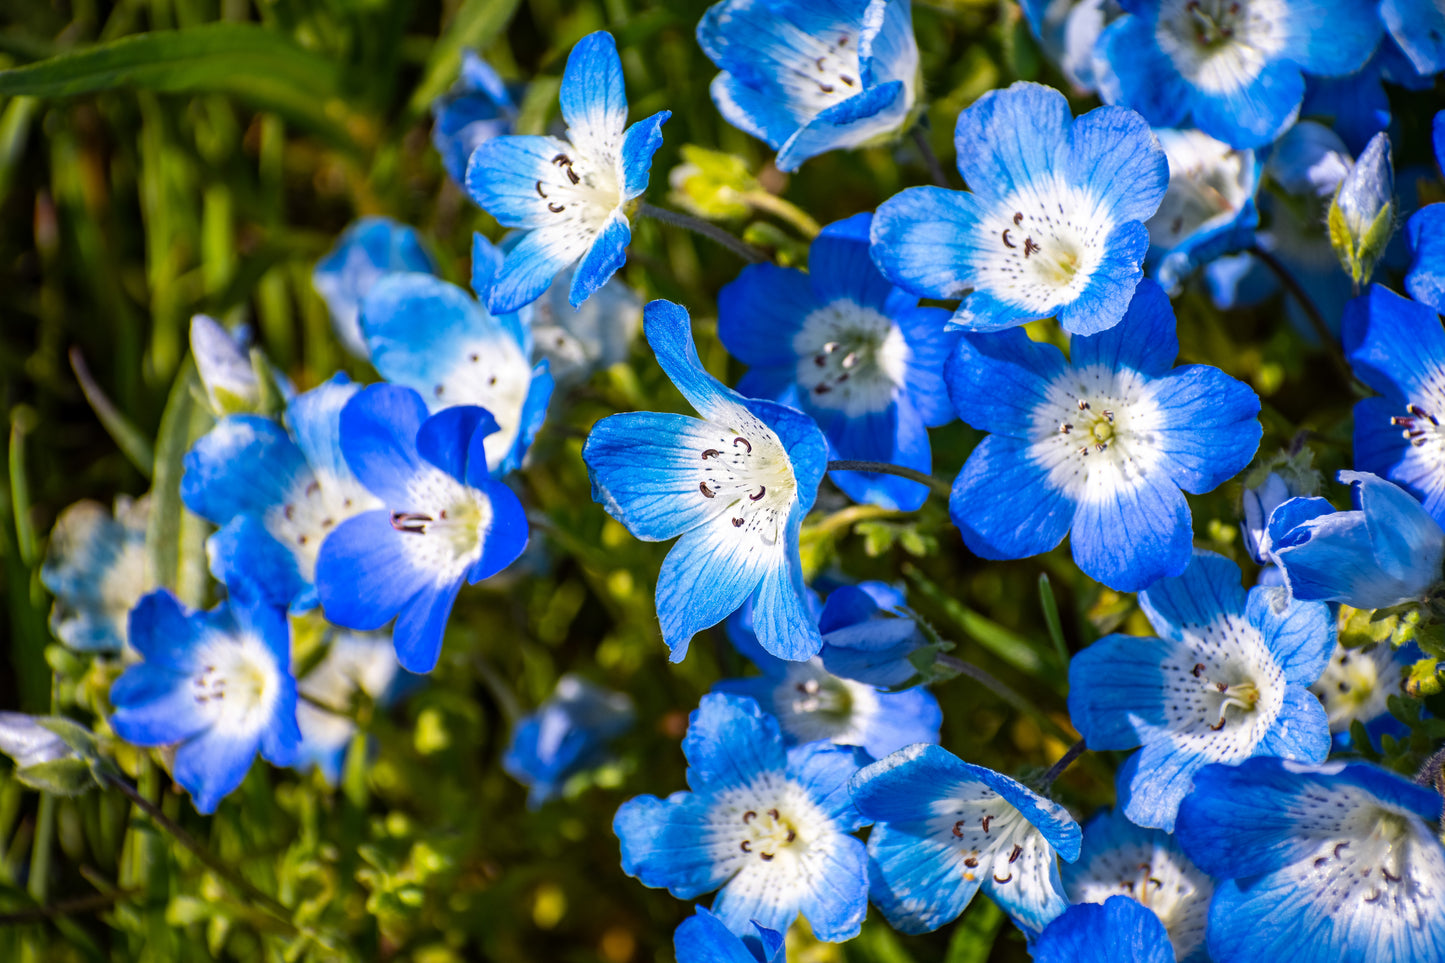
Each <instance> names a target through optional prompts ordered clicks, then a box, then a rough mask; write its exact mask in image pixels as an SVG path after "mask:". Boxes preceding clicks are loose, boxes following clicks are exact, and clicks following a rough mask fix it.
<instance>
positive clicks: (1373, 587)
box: [1274, 499, 1423, 608]
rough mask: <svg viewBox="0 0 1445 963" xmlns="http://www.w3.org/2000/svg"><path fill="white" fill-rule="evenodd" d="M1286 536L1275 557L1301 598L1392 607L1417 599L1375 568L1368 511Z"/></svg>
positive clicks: (1327, 518)
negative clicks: (1366, 516)
mask: <svg viewBox="0 0 1445 963" xmlns="http://www.w3.org/2000/svg"><path fill="white" fill-rule="evenodd" d="M1297 500H1298V499H1296V501H1297ZM1285 504H1286V505H1288V504H1289V503H1288V502H1286V503H1285ZM1280 507H1281V508H1284V507H1285V506H1280ZM1283 534H1284V539H1283V541H1281V540H1276V541H1275V543H1274V556H1275V560H1276V561H1277V562H1278V563H1279V567H1280V569H1281V570H1282V571H1283V573H1284V579H1285V584H1286V585H1287V586H1289V591H1290V594H1291V595H1293V596H1294V597H1295V598H1297V599H1309V600H1321V601H1343V602H1348V603H1349V604H1351V605H1354V606H1356V607H1357V608H1387V607H1389V606H1391V605H1399V604H1400V603H1402V602H1405V601H1409V600H1410V599H1411V598H1412V597H1413V595H1412V592H1411V590H1412V589H1413V588H1415V587H1416V586H1413V585H1406V584H1402V583H1400V582H1399V581H1397V580H1395V579H1392V578H1390V577H1389V576H1388V575H1386V574H1385V573H1384V572H1382V571H1381V570H1380V568H1379V566H1378V565H1376V564H1375V560H1374V554H1373V552H1372V551H1371V547H1370V535H1369V529H1368V527H1367V526H1366V524H1365V515H1364V513H1363V512H1336V513H1334V514H1331V515H1323V516H1320V517H1319V518H1316V519H1312V520H1311V521H1308V522H1305V523H1303V524H1301V525H1297V526H1295V527H1294V528H1292V529H1290V530H1288V531H1287V532H1285V533H1283ZM1419 588H1421V589H1423V584H1422V585H1421V586H1419Z"/></svg>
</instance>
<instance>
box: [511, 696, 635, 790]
mask: <svg viewBox="0 0 1445 963" xmlns="http://www.w3.org/2000/svg"><path fill="white" fill-rule="evenodd" d="M632 722H633V710H632V700H631V699H629V698H628V697H627V696H626V695H624V694H623V693H621V692H612V691H610V690H608V689H604V688H602V687H601V686H597V685H593V684H592V683H591V682H588V681H587V680H586V679H584V678H582V677H581V676H576V675H571V674H568V675H564V676H562V678H560V679H558V680H557V687H556V689H554V690H553V692H552V695H551V697H550V698H548V699H547V701H546V702H544V703H543V704H542V705H541V706H539V707H538V709H537V711H536V712H534V713H532V714H531V715H529V716H527V717H526V718H525V719H522V720H521V721H520V722H518V723H517V729H516V731H515V732H513V733H512V742H511V744H510V745H509V746H508V747H507V753H506V755H505V756H503V757H502V767H503V768H504V769H506V770H507V772H508V773H509V774H510V775H511V776H512V778H513V779H516V780H517V781H518V782H520V783H522V784H523V785H525V786H526V787H527V788H528V793H527V805H528V806H531V807H533V808H536V807H537V806H540V805H541V804H542V803H544V802H546V801H547V800H549V799H554V798H556V797H557V796H559V795H561V793H562V789H563V786H564V785H565V784H566V782H567V780H568V779H569V778H571V777H572V776H573V775H575V774H577V773H579V772H581V771H582V770H583V769H585V768H587V767H588V766H593V765H596V764H597V763H598V762H599V761H601V758H602V755H603V752H604V750H605V748H606V745H607V743H608V742H609V741H611V740H612V739H613V738H615V737H617V736H619V735H621V734H622V733H624V732H626V731H627V730H628V729H630V728H632Z"/></svg>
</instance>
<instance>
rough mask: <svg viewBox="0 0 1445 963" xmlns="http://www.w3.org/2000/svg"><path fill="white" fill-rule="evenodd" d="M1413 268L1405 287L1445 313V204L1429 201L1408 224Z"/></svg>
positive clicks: (1444, 115) (1440, 118)
mask: <svg viewBox="0 0 1445 963" xmlns="http://www.w3.org/2000/svg"><path fill="white" fill-rule="evenodd" d="M1434 142H1435V163H1436V164H1437V165H1441V164H1445V110H1442V111H1440V112H1439V113H1438V114H1436V115H1435V121H1434ZM1405 236H1406V238H1407V240H1408V241H1409V244H1410V271H1409V273H1408V274H1406V275H1405V290H1406V291H1408V292H1410V297H1412V298H1414V299H1415V300H1416V301H1420V302H1422V303H1424V304H1428V305H1430V307H1432V308H1434V309H1435V310H1436V311H1439V312H1442V313H1445V204H1427V205H1425V206H1424V207H1422V208H1420V209H1419V210H1418V211H1416V212H1415V213H1414V214H1413V215H1411V217H1410V220H1409V222H1408V223H1406V225H1405Z"/></svg>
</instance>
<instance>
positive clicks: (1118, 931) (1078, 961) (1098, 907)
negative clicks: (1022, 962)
mask: <svg viewBox="0 0 1445 963" xmlns="http://www.w3.org/2000/svg"><path fill="white" fill-rule="evenodd" d="M1029 955H1030V956H1031V957H1032V958H1033V961H1034V963H1174V959H1175V956H1174V949H1173V948H1172V947H1171V946H1170V944H1169V934H1168V933H1166V932H1165V931H1164V925H1163V924H1162V923H1160V922H1159V918H1158V917H1157V916H1155V915H1154V914H1153V913H1151V912H1149V910H1148V908H1146V907H1144V906H1142V905H1140V904H1139V903H1137V902H1135V901H1134V900H1132V899H1130V898H1128V897H1127V896H1111V897H1109V899H1107V900H1104V901H1103V902H1101V903H1093V902H1091V903H1081V904H1079V905H1077V906H1070V907H1069V908H1068V909H1066V910H1065V911H1064V912H1063V914H1062V915H1061V916H1059V918H1058V919H1056V920H1054V921H1053V922H1052V923H1050V924H1049V925H1048V926H1046V927H1044V931H1043V932H1042V933H1040V934H1039V937H1038V939H1036V940H1034V942H1033V945H1032V946H1031V947H1029ZM1180 959H1181V960H1183V957H1180Z"/></svg>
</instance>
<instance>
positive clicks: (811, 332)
mask: <svg viewBox="0 0 1445 963" xmlns="http://www.w3.org/2000/svg"><path fill="white" fill-rule="evenodd" d="M871 223H872V215H870V214H857V215H855V216H853V217H850V218H848V219H847V220H844V221H838V222H837V223H835V224H830V225H828V226H827V227H825V228H824V229H823V232H822V233H821V234H820V235H818V238H817V239H816V240H814V241H813V244H812V247H811V248H810V249H809V253H808V273H807V274H804V273H803V272H802V271H798V270H794V269H792V268H781V267H778V266H776V265H773V264H752V265H749V266H748V267H746V268H744V269H743V272H742V274H740V275H739V276H738V279H737V280H736V281H734V282H732V283H731V284H729V285H728V286H727V287H725V288H723V290H722V293H721V294H719V295H718V338H719V339H720V340H721V341H722V343H723V345H724V347H726V348H727V349H728V352H729V353H731V354H732V356H733V357H735V358H737V359H738V360H739V361H742V362H743V363H745V364H748V365H751V366H752V368H751V370H750V371H749V372H748V373H747V374H746V375H745V376H744V377H743V380H742V381H741V382H739V384H738V391H739V392H741V393H742V394H745V395H749V396H752V397H759V398H771V399H773V400H776V401H780V402H782V403H784V404H788V405H792V406H794V407H796V408H800V409H802V410H803V411H805V412H807V413H808V414H809V415H811V416H812V417H813V418H814V419H815V420H816V421H817V422H818V425H819V426H820V427H821V428H822V429H823V434H824V435H826V436H827V438H828V446H829V451H830V455H831V457H834V458H851V459H859V460H862V461H879V462H888V463H892V464H897V465H902V466H904V467H905V468H912V469H915V470H916V471H921V472H923V473H924V474H928V473H929V472H931V471H932V468H933V456H932V452H931V449H930V448H929V444H928V429H929V428H932V427H936V426H938V425H942V424H945V423H947V422H949V421H952V420H953V417H954V414H953V409H952V408H951V407H949V405H948V395H947V392H946V390H945V389H944V386H943V363H944V361H945V359H947V357H948V353H949V351H951V350H952V348H953V345H954V344H955V343H956V342H957V341H958V336H957V335H956V334H949V333H947V332H945V331H944V324H945V322H946V321H947V319H948V312H946V311H943V310H942V309H940V308H924V307H919V306H918V298H917V297H916V296H915V295H911V294H909V293H907V292H906V291H903V290H900V289H899V288H895V287H893V286H892V285H891V284H889V283H888V282H887V281H886V280H885V279H884V278H883V276H882V275H881V274H879V273H878V269H877V268H876V267H874V266H873V262H872V260H870V259H869V256H868V228H869V225H870V224H871ZM831 477H832V479H833V481H834V482H835V483H836V484H837V485H838V487H839V488H841V489H843V491H844V492H846V493H847V494H848V496H849V497H850V498H853V499H854V500H856V501H867V502H873V503H875V504H879V505H883V506H884V507H886V508H897V509H901V510H903V511H916V510H917V509H918V508H919V507H920V506H922V504H923V501H924V499H925V498H927V497H928V489H927V488H926V487H925V486H923V485H920V484H918V483H917V482H912V481H909V480H907V479H905V478H899V477H897V476H896V475H878V474H864V473H859V472H835V473H834V474H833V475H832V476H831Z"/></svg>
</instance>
